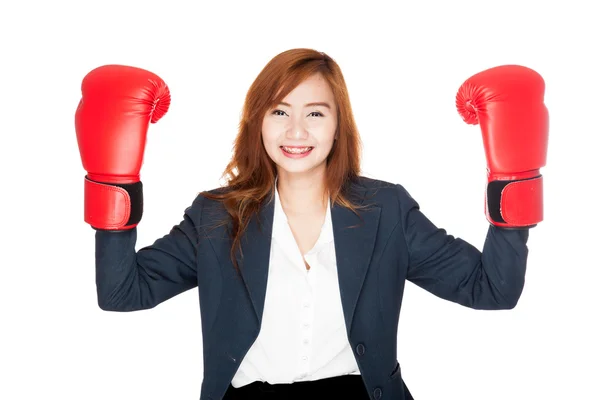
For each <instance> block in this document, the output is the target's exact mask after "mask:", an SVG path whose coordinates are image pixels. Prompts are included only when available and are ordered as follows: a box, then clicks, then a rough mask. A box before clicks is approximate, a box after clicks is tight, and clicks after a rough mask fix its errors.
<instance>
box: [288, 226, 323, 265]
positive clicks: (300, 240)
mask: <svg viewBox="0 0 600 400" xmlns="http://www.w3.org/2000/svg"><path fill="white" fill-rule="evenodd" d="M324 219H325V215H311V216H304V217H301V218H299V217H291V218H289V217H288V224H289V226H290V229H291V231H292V234H293V236H294V239H295V240H296V244H297V245H298V249H299V250H300V253H301V254H302V255H304V254H306V253H307V252H308V251H309V250H310V249H312V248H313V247H314V245H315V243H316V242H317V240H318V239H319V235H320V234H321V227H322V226H323V221H324ZM304 264H305V266H306V269H310V265H308V263H307V262H306V260H305V261H304Z"/></svg>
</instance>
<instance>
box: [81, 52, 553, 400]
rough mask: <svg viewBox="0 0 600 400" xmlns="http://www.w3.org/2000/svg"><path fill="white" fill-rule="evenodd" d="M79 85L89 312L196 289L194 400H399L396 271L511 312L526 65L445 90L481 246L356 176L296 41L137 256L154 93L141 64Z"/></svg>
mask: <svg viewBox="0 0 600 400" xmlns="http://www.w3.org/2000/svg"><path fill="white" fill-rule="evenodd" d="M82 92H83V96H82V100H81V102H80V104H79V107H78V109H77V112H76V130H77V138H78V143H79V148H80V152H81V157H82V161H83V166H84V168H85V169H86V171H87V175H86V179H85V221H86V222H87V223H89V224H90V225H91V226H92V227H93V228H95V229H96V273H97V274H96V277H97V289H98V303H99V306H100V307H101V308H102V309H103V310H110V311H133V310H141V309H149V308H152V307H155V306H156V305H158V304H160V303H162V302H164V301H165V300H167V299H170V298H172V297H174V296H176V295H178V294H179V293H182V292H184V291H186V290H189V289H192V288H195V287H197V288H198V293H199V297H200V311H201V319H202V335H203V340H204V380H203V382H202V389H201V394H200V398H201V399H207V400H208V399H213V400H216V399H267V398H268V399H283V398H286V399H287V398H289V399H295V398H305V397H306V396H309V397H308V398H315V396H321V397H323V396H333V397H331V398H341V399H395V400H400V399H403V400H408V399H412V396H411V394H410V392H409V390H408V389H407V387H406V385H405V384H404V382H403V379H402V374H401V368H400V365H399V363H398V361H397V342H396V340H397V332H398V318H399V313H400V307H401V303H402V294H403V290H404V285H405V281H406V280H409V281H412V282H413V283H415V284H416V285H419V286H420V287H422V288H424V289H426V290H428V291H430V292H431V293H433V294H435V295H437V296H439V297H441V298H444V299H447V300H449V301H453V302H456V303H458V304H462V305H463V306H467V307H472V308H476V309H488V310H497V309H510V308H513V307H514V306H515V305H516V303H517V301H518V299H519V297H520V295H521V291H522V289H523V284H524V276H525V269H526V260H527V246H526V242H527V238H528V234H529V228H530V227H532V226H534V225H535V224H536V223H538V222H540V221H541V220H542V213H541V211H542V194H541V175H540V174H539V168H541V167H542V166H543V165H544V164H545V154H546V150H545V148H546V147H545V146H546V142H545V141H546V140H547V111H546V108H545V106H544V105H543V81H542V80H541V78H540V77H539V76H538V75H537V74H535V73H534V72H533V71H531V70H529V69H526V68H524V67H518V66H504V67H498V68H495V69H491V70H488V71H484V72H482V73H481V74H478V75H475V76H474V77H472V78H471V79H470V80H469V81H467V82H465V84H464V85H463V87H462V88H461V90H459V95H458V97H457V105H458V107H459V110H460V111H461V114H462V115H463V117H464V118H465V121H467V122H469V123H473V122H480V123H481V126H482V130H483V134H484V144H485V146H486V154H487V156H488V168H489V172H490V173H489V185H488V191H487V193H486V205H487V218H488V220H489V221H490V227H489V231H488V234H487V238H486V242H485V245H484V248H483V251H482V252H480V251H479V250H477V249H476V248H475V247H473V246H472V245H470V244H469V243H467V242H465V241H463V240H461V239H459V238H454V237H453V236H450V235H448V234H447V233H446V232H445V231H444V230H442V229H439V228H437V227H436V226H434V224H432V223H431V222H430V221H429V220H428V219H427V218H426V216H425V215H423V213H422V212H421V211H420V210H419V206H418V204H417V202H416V201H415V200H414V199H413V198H412V197H411V196H410V195H409V194H408V193H407V191H406V190H405V189H404V188H403V187H402V186H401V185H399V184H394V183H389V182H384V181H380V180H376V179H370V178H366V177H363V176H361V175H360V151H359V149H360V138H359V135H358V130H357V127H356V125H355V122H354V118H353V115H352V109H351V105H350V101H349V97H348V91H347V89H346V85H345V82H344V78H343V76H342V72H341V70H340V68H339V66H338V65H337V64H336V63H335V61H334V60H332V59H331V58H330V57H329V56H328V55H327V54H324V53H321V52H317V51H314V50H310V49H294V50H289V51H286V52H283V53H281V54H279V55H277V56H276V57H275V58H273V59H272V60H271V61H270V62H269V63H268V64H267V65H266V67H265V68H264V69H263V71H262V72H261V73H260V74H259V76H258V77H257V79H256V80H255V82H254V83H253V84H252V86H251V87H250V90H249V91H248V95H247V98H246V102H245V105H244V111H243V116H242V120H241V123H240V129H239V132H238V136H237V139H236V142H235V149H234V155H233V158H232V160H231V161H230V162H229V164H228V165H227V167H226V169H225V173H224V176H225V177H226V178H227V181H228V184H227V185H226V186H224V187H221V188H217V189H213V190H208V191H205V192H202V193H200V194H199V195H198V196H197V198H196V199H195V200H194V202H193V204H192V205H191V206H190V207H189V208H187V209H186V210H185V214H184V217H183V220H182V221H181V222H180V223H179V224H178V225H176V226H174V227H173V229H172V230H171V231H170V233H169V234H167V235H166V236H164V237H162V238H160V239H158V240H156V241H155V242H154V243H153V244H152V245H150V246H147V247H145V248H142V249H140V250H139V251H137V252H136V251H135V248H134V247H135V243H136V229H137V228H136V226H137V224H138V222H139V221H140V219H141V217H142V203H143V202H142V184H141V182H140V178H139V171H140V168H141V164H142V157H143V152H144V146H145V138H146V133H147V130H148V126H149V122H157V121H158V120H159V119H160V118H161V117H162V116H163V115H164V113H165V112H167V110H168V108H169V104H170V95H169V90H168V88H167V85H166V84H165V83H164V82H163V81H162V79H160V78H159V77H158V76H156V75H154V74H153V73H151V72H148V71H145V70H141V69H138V68H133V67H126V66H117V65H110V66H103V67H100V68H97V69H95V70H93V71H92V72H90V73H89V74H88V75H87V76H86V77H85V79H84V82H83V85H82ZM499 95H500V96H499ZM498 99H500V100H498ZM486 107H487V108H486ZM477 118H479V119H478V120H477V121H475V120H476V119H477ZM515 140H520V141H521V142H520V143H521V144H520V145H518V146H517V145H516V142H515ZM198 150H199V152H202V151H204V150H203V149H198ZM323 398H324V397H323Z"/></svg>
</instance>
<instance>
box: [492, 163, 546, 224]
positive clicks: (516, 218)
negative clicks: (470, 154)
mask: <svg viewBox="0 0 600 400" xmlns="http://www.w3.org/2000/svg"><path fill="white" fill-rule="evenodd" d="M543 189H544V188H543V178H542V176H541V175H539V176H536V177H533V178H530V179H525V180H513V181H492V182H490V183H489V184H488V187H487V208H488V210H487V212H488V217H489V218H490V222H491V223H492V224H494V225H498V226H505V227H533V226H535V225H536V224H538V223H539V222H542V220H543V219H544V196H543V195H544V190H543Z"/></svg>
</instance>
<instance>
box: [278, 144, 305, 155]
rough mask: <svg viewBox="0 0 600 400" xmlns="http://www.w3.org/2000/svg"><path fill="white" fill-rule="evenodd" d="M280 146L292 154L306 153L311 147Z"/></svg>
mask: <svg viewBox="0 0 600 400" xmlns="http://www.w3.org/2000/svg"><path fill="white" fill-rule="evenodd" d="M282 148H283V150H285V151H286V152H288V153H292V154H302V153H306V152H307V151H309V150H310V149H312V147H304V148H296V147H285V146H282Z"/></svg>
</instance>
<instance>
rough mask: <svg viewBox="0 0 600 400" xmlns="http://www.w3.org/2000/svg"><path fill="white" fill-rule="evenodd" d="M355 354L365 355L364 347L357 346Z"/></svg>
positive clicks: (361, 345)
mask: <svg viewBox="0 0 600 400" xmlns="http://www.w3.org/2000/svg"><path fill="white" fill-rule="evenodd" d="M356 353H357V354H358V355H359V356H362V355H363V354H365V346H364V345H363V344H362V343H361V344H359V345H358V346H356Z"/></svg>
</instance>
